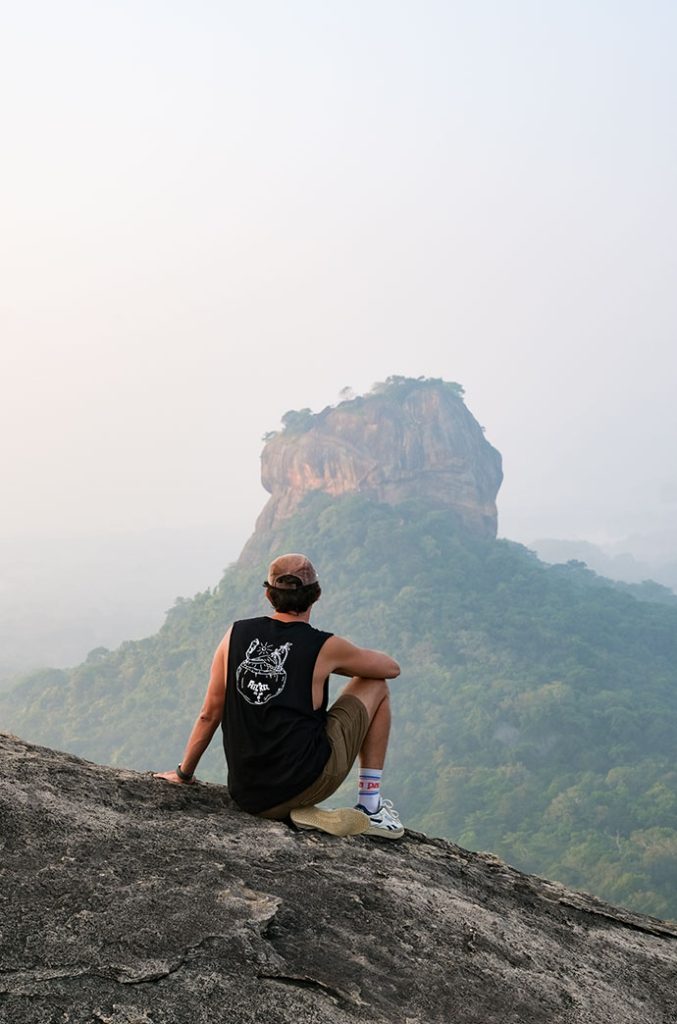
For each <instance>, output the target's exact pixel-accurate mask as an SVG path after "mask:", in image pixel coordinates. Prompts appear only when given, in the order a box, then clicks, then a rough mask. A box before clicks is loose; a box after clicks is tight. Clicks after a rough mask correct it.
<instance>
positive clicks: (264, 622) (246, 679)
mask: <svg viewBox="0 0 677 1024" xmlns="http://www.w3.org/2000/svg"><path fill="white" fill-rule="evenodd" d="M330 636H331V633H325V632H323V631H322V630H319V629H315V628H314V627H313V626H311V625H310V624H309V623H307V622H302V621H298V620H296V621H291V622H285V621H281V620H280V619H276V618H270V617H268V616H261V617H259V618H255V619H242V620H240V621H238V622H235V623H234V624H233V627H232V630H231V633H230V643H229V650H228V668H227V682H226V700H225V707H224V714H223V722H222V728H223V742H224V749H225V753H226V759H227V761H228V769H229V770H228V788H229V790H230V792H231V794H232V796H233V798H234V799H235V800H236V801H237V803H238V804H239V805H240V806H241V807H243V808H244V810H247V811H251V812H253V813H257V812H259V811H262V810H265V809H266V808H267V807H271V806H273V805H274V804H279V803H282V802H283V801H284V800H287V799H288V798H289V797H291V796H293V795H294V794H295V793H298V792H300V791H301V790H302V789H305V788H306V786H308V785H310V783H311V782H312V781H313V779H315V778H316V777H317V776H318V775H319V773H320V772H321V770H322V767H323V766H324V764H325V763H326V761H327V759H328V757H329V753H330V751H329V743H328V741H327V738H326V735H325V724H326V708H327V685H326V683H327V681H326V678H325V681H324V695H323V700H322V703H321V705H320V706H319V707H318V708H317V709H315V708H314V707H313V685H312V684H313V673H314V669H315V664H316V660H317V656H318V653H319V651H320V649H321V648H322V646H323V645H324V643H325V642H326V641H327V640H328V639H329V637H330Z"/></svg>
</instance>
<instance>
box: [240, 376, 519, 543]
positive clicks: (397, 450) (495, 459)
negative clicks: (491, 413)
mask: <svg viewBox="0 0 677 1024" xmlns="http://www.w3.org/2000/svg"><path fill="white" fill-rule="evenodd" d="M461 394H462V389H461V388H460V387H459V385H455V384H449V383H445V382H444V381H441V380H426V381H423V380H421V381H418V380H411V379H407V378H390V379H389V381H388V382H387V383H386V384H385V385H382V386H380V387H378V388H377V389H376V390H375V391H373V392H372V393H370V394H369V395H367V396H365V397H361V398H354V399H351V400H347V401H345V402H342V403H341V404H340V405H338V406H336V407H328V408H327V409H325V410H324V411H323V412H321V413H319V414H317V415H313V414H312V413H311V412H310V411H309V410H303V411H302V412H290V413H287V414H286V416H285V417H284V420H283V422H284V423H285V429H284V430H283V431H281V432H279V433H276V434H274V435H273V436H272V437H270V439H269V440H268V443H267V444H266V447H265V448H264V450H263V454H262V457H261V479H262V482H263V486H264V487H265V488H266V490H267V491H269V492H270V494H271V498H270V500H269V502H268V504H267V505H266V507H265V509H264V510H263V512H262V513H261V516H260V517H259V521H258V523H257V533H263V532H265V531H269V530H270V529H271V528H272V527H274V526H275V524H276V523H277V522H278V521H279V520H281V519H285V518H287V517H289V516H291V515H292V514H293V513H294V511H295V510H296V508H297V507H298V505H299V504H300V502H301V501H302V500H303V498H304V497H305V496H306V494H308V493H309V492H311V491H324V492H325V493H327V494H330V495H332V496H338V495H343V494H348V493H351V492H361V493H363V494H367V495H369V496H371V497H373V498H375V499H376V500H378V501H383V502H387V503H389V504H397V503H399V502H403V501H406V500H408V499H410V498H424V499H425V500H426V501H427V502H428V503H429V504H430V505H432V506H435V507H445V508H449V509H451V510H453V511H454V512H455V513H456V514H457V515H458V517H459V518H460V519H461V520H462V521H463V522H464V524H465V525H466V526H468V527H470V528H471V529H473V530H474V531H477V532H480V533H482V534H485V535H487V536H490V537H495V536H496V495H497V493H498V489H499V487H500V485H501V481H502V479H503V475H502V471H501V456H500V454H499V452H497V451H496V449H495V448H492V446H491V445H490V444H489V443H488V441H487V440H486V439H485V437H484V433H483V431H482V428H481V427H480V425H479V424H478V422H477V420H476V419H475V418H474V417H473V416H472V415H471V413H470V412H469V411H468V409H467V408H466V406H465V404H464V402H463V399H462V397H461Z"/></svg>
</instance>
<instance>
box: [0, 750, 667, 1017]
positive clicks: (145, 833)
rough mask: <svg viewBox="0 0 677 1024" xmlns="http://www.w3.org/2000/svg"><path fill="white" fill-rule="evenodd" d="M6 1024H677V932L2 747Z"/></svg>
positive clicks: (401, 848)
mask: <svg viewBox="0 0 677 1024" xmlns="http://www.w3.org/2000/svg"><path fill="white" fill-rule="evenodd" d="M0 768H1V771H2V779H3V785H2V790H1V793H0V846H2V856H1V858H0V874H1V876H2V886H1V889H0V899H1V901H2V904H1V915H0V930H1V933H2V951H1V959H0V1019H1V1020H2V1021H3V1022H6V1024H18V1022H21V1024H27V1022H36V1024H38V1022H39V1024H48V1022H49V1024H57V1022H63V1024H66V1022H68V1024H84V1022H88V1024H89V1022H100V1024H203V1022H204V1024H207V1022H209V1024H220V1022H224V1024H225V1022H228V1024H238V1022H245V1021H246V1022H254V1021H255V1022H257V1024H283V1022H284V1024H286V1022H292V1021H293V1022H299V1024H306V1022H307V1024H310V1022H317V1024H319V1022H322V1024H325V1022H352V1021H370V1022H371V1021H376V1022H384V1024H385V1022H388V1024H393V1022H402V1024H405V1022H408V1024H436V1022H445V1024H446V1022H451V1021H453V1022H454V1024H470V1022H473V1024H493V1022H496V1024H498V1022H500V1024H511V1022H520V1024H539V1022H543V1024H545V1022H547V1024H557V1022H567V1024H574V1022H575V1024H583V1022H586V1024H587V1022H590V1024H593V1022H594V1024H605V1022H609V1024H612V1022H613V1024H624V1022H630V1021H632V1022H638V1024H639V1022H641V1024H658V1022H660V1024H668V1022H674V1021H677V1007H676V1005H675V977H677V930H674V929H672V928H671V927H670V926H668V925H666V924H665V923H662V922H660V921H656V920H654V919H652V918H648V917H641V916H638V915H635V914H630V913H626V912H624V911H622V910H618V909H615V908H613V907H610V906H607V905H606V904H603V903H600V902H599V901H597V900H594V899H592V898H591V897H588V896H584V895H581V894H579V893H573V892H570V891H568V890H566V889H563V888H561V887H559V886H557V885H553V884H551V883H548V882H544V881H542V880H540V879H538V878H534V877H531V876H527V875H523V874H521V873H520V872H518V871H515V870H513V869H512V868H510V867H508V866H507V865H505V864H502V863H501V862H499V861H498V860H496V859H495V858H493V857H491V856H489V855H486V854H474V853H469V852H468V851H466V850H462V849H460V848H459V847H456V846H454V845H452V844H451V843H448V842H444V841H442V840H437V839H426V838H425V837H424V836H422V835H420V834H417V833H408V834H407V836H406V838H405V839H403V840H402V841H400V842H399V843H392V844H387V843H383V842H381V843H380V844H378V843H376V842H374V841H371V840H368V839H365V838H353V839H335V838H332V837H330V836H323V835H319V834H316V833H297V832H294V831H292V830H291V829H289V828H287V827H286V826H285V825H283V824H278V823H271V822H265V821H262V820H258V819H256V818H252V817H249V816H247V815H245V814H243V813H241V812H239V811H237V810H236V809H235V808H234V807H233V805H232V803H231V802H230V800H229V797H228V794H227V791H226V789H225V788H223V787H219V786H199V787H195V788H189V787H181V788H179V787H173V786H169V785H167V784H165V783H161V782H159V781H157V780H154V779H152V778H151V777H150V776H148V775H139V774H136V773H134V772H129V771H120V770H118V769H113V768H104V767H99V766H97V765H93V764H89V763H87V762H85V761H81V760H79V759H78V758H76V757H73V756H71V755H66V754H61V753H56V752H54V751H51V750H47V749H44V748H41V747H36V746H31V745H29V744H26V743H23V742H22V741H21V740H18V739H16V738H15V737H11V736H7V735H4V734H3V735H0Z"/></svg>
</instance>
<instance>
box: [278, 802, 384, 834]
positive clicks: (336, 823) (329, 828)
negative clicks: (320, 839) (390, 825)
mask: <svg viewBox="0 0 677 1024" xmlns="http://www.w3.org/2000/svg"><path fill="white" fill-rule="evenodd" d="M289 817H290V818H291V820H292V821H293V822H294V824H295V825H296V826H297V828H312V829H317V830H318V831H319V832H326V833H328V835H330V836H361V835H363V834H364V833H365V832H368V831H369V819H368V817H367V816H366V814H363V813H362V811H356V810H355V809H354V808H352V807H337V808H336V809H335V810H331V811H325V810H323V809H322V808H321V807H295V808H294V809H293V811H291V812H290V814H289Z"/></svg>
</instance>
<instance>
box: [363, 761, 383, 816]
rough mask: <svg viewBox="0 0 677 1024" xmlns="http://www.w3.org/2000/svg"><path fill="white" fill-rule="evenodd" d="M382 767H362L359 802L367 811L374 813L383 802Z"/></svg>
mask: <svg viewBox="0 0 677 1024" xmlns="http://www.w3.org/2000/svg"><path fill="white" fill-rule="evenodd" d="M382 775H383V769H382V768H360V775H359V781H358V789H357V802H358V803H359V804H360V806H361V807H364V809H365V811H368V812H369V813H370V814H373V813H374V811H377V810H378V808H379V804H380V803H381V776H382Z"/></svg>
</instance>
